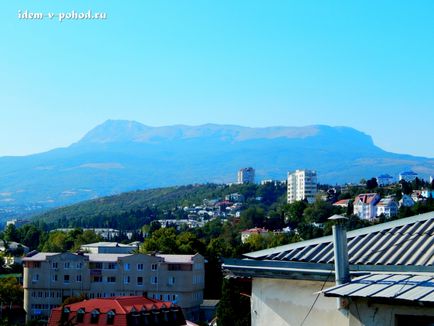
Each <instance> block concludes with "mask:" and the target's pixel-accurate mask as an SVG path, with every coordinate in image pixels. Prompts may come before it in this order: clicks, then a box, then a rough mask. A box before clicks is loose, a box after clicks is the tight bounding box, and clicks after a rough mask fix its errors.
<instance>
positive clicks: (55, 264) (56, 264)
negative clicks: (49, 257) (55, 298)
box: [51, 262, 59, 269]
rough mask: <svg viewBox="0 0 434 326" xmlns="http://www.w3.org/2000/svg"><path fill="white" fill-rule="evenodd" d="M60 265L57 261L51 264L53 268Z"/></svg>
mask: <svg viewBox="0 0 434 326" xmlns="http://www.w3.org/2000/svg"><path fill="white" fill-rule="evenodd" d="M58 266H59V265H58V263H57V262H55V263H52V264H51V268H53V269H55V268H58Z"/></svg>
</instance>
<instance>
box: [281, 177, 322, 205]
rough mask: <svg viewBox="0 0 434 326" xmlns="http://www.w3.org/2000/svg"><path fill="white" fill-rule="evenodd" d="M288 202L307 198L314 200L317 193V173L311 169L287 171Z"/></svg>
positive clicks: (309, 200)
mask: <svg viewBox="0 0 434 326" xmlns="http://www.w3.org/2000/svg"><path fill="white" fill-rule="evenodd" d="M287 187H288V191H287V192H288V203H289V204H291V203H293V202H295V201H300V200H307V201H308V202H309V203H313V202H314V201H315V196H316V194H317V175H316V171H313V170H296V171H294V172H288V185H287Z"/></svg>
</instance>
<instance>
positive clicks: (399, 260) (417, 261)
mask: <svg viewBox="0 0 434 326" xmlns="http://www.w3.org/2000/svg"><path fill="white" fill-rule="evenodd" d="M347 238H348V255H349V263H350V265H382V266H384V265H394V266H430V267H432V266H433V265H434V212H430V213H425V214H420V215H416V216H413V217H408V218H403V219H400V220H395V221H392V222H387V223H383V224H377V225H374V226H370V227H366V228H362V229H358V230H354V231H350V232H348V233H347ZM244 256H245V257H247V258H251V259H255V260H261V261H270V262H272V261H286V262H308V263H324V264H333V263H334V253H333V239H332V236H327V237H322V238H318V239H312V240H307V241H302V242H297V243H292V244H289V245H284V246H280V247H275V248H270V249H265V250H261V251H256V252H251V253H248V254H245V255H244Z"/></svg>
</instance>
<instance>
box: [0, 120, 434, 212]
mask: <svg viewBox="0 0 434 326" xmlns="http://www.w3.org/2000/svg"><path fill="white" fill-rule="evenodd" d="M53 137H55V135H53ZM247 166H252V167H254V168H255V169H256V175H257V180H261V179H279V180H283V179H285V178H286V173H287V171H289V170H294V169H298V168H310V169H315V170H317V171H318V177H319V181H320V182H321V183H331V184H336V183H344V182H358V181H359V180H360V179H361V178H369V177H372V176H377V175H378V174H381V173H389V174H392V175H394V176H397V175H398V173H399V172H400V171H402V170H407V169H412V170H414V171H416V172H418V173H419V174H420V175H421V177H424V178H427V177H428V176H429V175H434V159H429V158H423V157H415V156H411V155H402V154H394V153H389V152H386V151H384V150H382V149H381V148H379V147H377V146H375V145H374V143H373V141H372V139H371V137H370V136H368V135H366V134H364V133H362V132H360V131H357V130H355V129H352V128H348V127H330V126H323V125H317V126H307V127H268V128H248V127H240V126H233V125H216V124H206V125H201V126H185V125H175V126H167V127H149V126H145V125H143V124H141V123H138V122H134V121H120V120H108V121H106V122H105V123H103V124H101V125H99V126H97V127H96V128H94V129H93V130H91V131H89V132H88V133H87V134H86V135H85V136H84V137H83V138H82V139H81V140H80V141H78V142H77V143H74V144H72V145H71V146H69V147H66V148H58V149H54V150H51V151H49V152H45V153H40V154H36V155H29V156H24V157H2V158H0V207H1V206H3V207H8V206H14V207H15V209H17V208H16V207H18V206H20V205H30V204H31V205H33V204H37V205H41V206H51V207H54V206H60V205H65V204H70V203H74V202H77V201H82V200H86V199H91V198H95V197H98V196H104V195H109V194H114V193H119V192H123V191H128V190H135V189H146V188H154V187H162V186H172V185H183V184H190V183H206V182H215V183H225V182H233V181H235V177H236V172H237V170H238V169H239V168H241V167H247Z"/></svg>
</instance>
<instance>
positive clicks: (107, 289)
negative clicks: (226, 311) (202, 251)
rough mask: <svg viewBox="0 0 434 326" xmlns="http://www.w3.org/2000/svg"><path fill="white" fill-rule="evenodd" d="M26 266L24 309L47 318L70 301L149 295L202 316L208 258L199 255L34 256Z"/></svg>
mask: <svg viewBox="0 0 434 326" xmlns="http://www.w3.org/2000/svg"><path fill="white" fill-rule="evenodd" d="M23 262H24V277H23V288H24V309H25V311H26V312H27V318H28V319H46V318H48V316H49V312H50V310H51V309H52V308H55V307H57V306H58V305H60V304H61V303H62V302H63V301H64V299H65V298H67V297H70V296H80V295H84V296H85V297H87V298H89V299H94V298H107V297H114V296H127V295H128V296H137V295H139V296H143V295H144V296H147V297H149V298H152V299H158V300H165V301H171V302H173V303H174V304H177V305H179V306H181V307H182V308H183V311H184V314H185V316H186V317H187V318H188V319H191V320H196V319H197V318H198V317H199V310H200V304H201V303H202V301H203V290H204V276H205V275H204V274H205V271H204V258H203V256H201V255H199V254H196V255H145V254H120V253H116V254H93V253H90V254H86V253H79V254H73V253H68V252H66V253H49V252H41V253H33V255H32V256H30V257H25V258H23Z"/></svg>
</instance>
